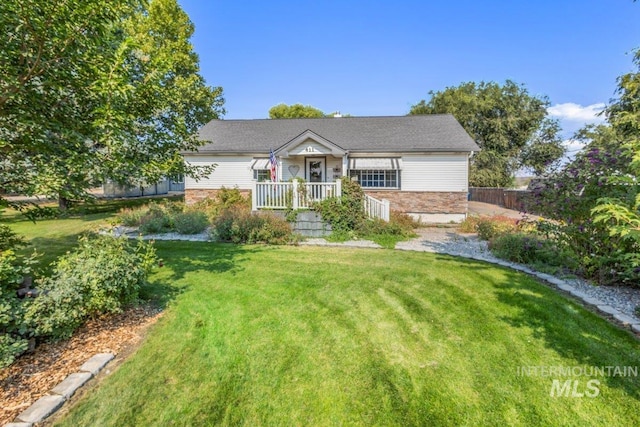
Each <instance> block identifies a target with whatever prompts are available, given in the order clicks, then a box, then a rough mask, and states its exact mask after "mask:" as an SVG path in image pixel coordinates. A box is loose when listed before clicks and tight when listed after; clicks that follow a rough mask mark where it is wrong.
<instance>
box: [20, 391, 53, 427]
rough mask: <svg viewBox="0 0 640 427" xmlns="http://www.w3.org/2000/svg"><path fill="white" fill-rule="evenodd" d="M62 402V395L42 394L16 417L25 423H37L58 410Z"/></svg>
mask: <svg viewBox="0 0 640 427" xmlns="http://www.w3.org/2000/svg"><path fill="white" fill-rule="evenodd" d="M63 403H64V397H62V396H43V397H41V398H40V399H38V400H36V403H34V404H33V405H31V406H29V407H28V408H27V409H26V410H25V411H24V412H22V413H21V414H20V415H18V417H17V418H16V419H17V420H18V421H22V422H26V423H39V422H40V421H42V420H44V419H45V418H47V417H48V416H49V415H51V414H53V413H54V412H55V411H56V410H58V408H59V407H61V406H62V404H63Z"/></svg>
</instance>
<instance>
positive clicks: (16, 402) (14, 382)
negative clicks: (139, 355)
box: [0, 306, 161, 425]
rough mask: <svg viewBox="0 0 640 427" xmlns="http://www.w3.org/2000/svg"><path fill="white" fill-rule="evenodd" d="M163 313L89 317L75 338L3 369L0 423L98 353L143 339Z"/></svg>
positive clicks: (144, 310)
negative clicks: (148, 329)
mask: <svg viewBox="0 0 640 427" xmlns="http://www.w3.org/2000/svg"><path fill="white" fill-rule="evenodd" d="M160 315H161V313H160V311H159V310H158V309H155V308H152V307H150V306H140V307H134V308H131V309H129V310H127V311H125V312H123V313H121V314H117V315H112V316H108V317H104V318H100V319H93V320H90V321H88V322H87V323H86V324H85V325H84V326H83V327H82V328H80V329H79V330H78V331H77V332H76V333H75V334H74V336H73V337H72V338H70V339H68V340H65V341H60V342H56V343H43V344H40V345H39V346H37V347H36V349H35V351H33V352H32V353H28V354H25V355H23V356H22V357H20V358H19V359H18V360H16V361H15V362H14V363H13V364H12V365H11V366H9V367H8V368H4V369H0V425H5V424H6V423H9V422H11V421H13V420H14V419H15V417H16V416H17V415H18V414H20V413H21V412H22V411H24V410H25V409H27V408H28V407H29V406H30V405H31V404H32V403H34V402H35V401H36V400H38V399H39V398H40V397H42V396H44V395H45V394H47V392H48V391H49V390H51V389H52V388H53V387H55V386H56V385H57V384H58V383H60V382H61V381H62V380H63V379H65V378H66V376H67V375H69V374H72V373H74V372H77V371H78V369H79V368H80V366H82V364H83V363H84V362H86V361H87V359H89V358H90V357H91V356H93V355H94V354H96V353H114V354H118V353H120V352H121V351H122V350H123V349H125V348H129V347H132V346H135V345H137V344H139V343H140V341H141V340H142V337H143V336H144V331H145V330H146V328H147V327H148V326H149V325H151V324H153V323H155V322H156V320H157V319H158V318H159V317H160Z"/></svg>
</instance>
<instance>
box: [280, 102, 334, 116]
mask: <svg viewBox="0 0 640 427" xmlns="http://www.w3.org/2000/svg"><path fill="white" fill-rule="evenodd" d="M325 116H326V115H325V114H324V113H323V112H322V111H320V110H318V109H317V108H315V107H312V106H311V105H302V104H292V105H287V104H278V105H274V106H273V107H271V108H270V109H269V118H270V119H301V118H319V117H325Z"/></svg>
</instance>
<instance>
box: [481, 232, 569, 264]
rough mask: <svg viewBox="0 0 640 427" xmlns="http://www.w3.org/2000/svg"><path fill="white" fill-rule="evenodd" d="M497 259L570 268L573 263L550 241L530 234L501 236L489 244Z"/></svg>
mask: <svg viewBox="0 0 640 427" xmlns="http://www.w3.org/2000/svg"><path fill="white" fill-rule="evenodd" d="M489 249H490V250H491V252H493V253H494V254H495V255H496V256H497V257H498V258H502V259H506V260H508V261H512V262H517V263H521V264H533V265H544V266H551V267H571V266H573V263H572V262H571V261H570V259H569V258H568V257H567V256H566V254H564V253H563V252H562V251H561V250H560V248H558V246H557V245H556V244H555V243H554V242H553V241H551V240H547V239H543V238H540V237H537V236H534V235H531V234H524V233H513V234H502V235H500V236H497V237H495V238H494V239H492V240H491V241H490V242H489Z"/></svg>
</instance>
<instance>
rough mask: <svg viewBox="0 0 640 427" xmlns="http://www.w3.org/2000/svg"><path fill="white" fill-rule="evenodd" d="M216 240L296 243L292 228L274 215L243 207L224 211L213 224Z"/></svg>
mask: <svg viewBox="0 0 640 427" xmlns="http://www.w3.org/2000/svg"><path fill="white" fill-rule="evenodd" d="M212 234H213V235H214V237H215V238H217V239H219V240H222V241H225V242H233V243H268V244H273V245H279V244H287V243H290V242H292V241H295V237H294V235H293V233H292V232H291V226H290V225H289V223H288V222H287V221H286V220H284V219H283V218H280V217H277V216H275V215H273V214H258V213H253V212H251V210H249V209H248V208H246V207H243V206H241V205H236V206H232V207H230V208H227V209H225V210H223V211H222V212H221V213H220V214H219V215H218V217H217V218H216V220H215V221H214V223H213V230H212Z"/></svg>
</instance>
